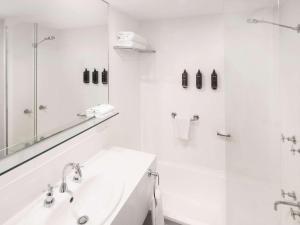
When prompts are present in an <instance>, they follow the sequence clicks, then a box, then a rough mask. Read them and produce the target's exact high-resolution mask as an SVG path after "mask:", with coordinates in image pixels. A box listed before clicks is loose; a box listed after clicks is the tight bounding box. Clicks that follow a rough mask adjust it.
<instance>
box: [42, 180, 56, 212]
mask: <svg viewBox="0 0 300 225" xmlns="http://www.w3.org/2000/svg"><path fill="white" fill-rule="evenodd" d="M47 188H48V189H47V191H46V199H45V200H44V206H45V207H46V208H50V207H51V206H52V205H53V204H54V201H55V198H54V196H53V189H54V186H52V185H51V184H48V186H47Z"/></svg>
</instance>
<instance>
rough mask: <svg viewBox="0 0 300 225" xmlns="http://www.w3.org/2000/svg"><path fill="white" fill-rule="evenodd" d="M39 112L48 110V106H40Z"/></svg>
mask: <svg viewBox="0 0 300 225" xmlns="http://www.w3.org/2000/svg"><path fill="white" fill-rule="evenodd" d="M39 110H47V106H46V105H40V106H39Z"/></svg>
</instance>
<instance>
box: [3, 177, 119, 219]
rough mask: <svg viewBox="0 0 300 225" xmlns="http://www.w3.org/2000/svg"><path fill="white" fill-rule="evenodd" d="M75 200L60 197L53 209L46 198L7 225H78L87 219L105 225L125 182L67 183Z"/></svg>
mask: <svg viewBox="0 0 300 225" xmlns="http://www.w3.org/2000/svg"><path fill="white" fill-rule="evenodd" d="M68 188H69V189H70V190H72V192H73V197H74V200H73V202H72V203H70V196H69V195H68V194H67V193H59V192H58V189H57V188H56V190H55V193H54V196H55V198H56V201H55V203H54V205H53V206H52V207H51V208H45V207H44V199H45V195H43V196H41V197H40V198H39V199H37V200H36V201H34V202H33V203H32V204H31V205H29V206H28V207H26V208H25V209H24V210H22V211H21V212H20V213H19V214H18V215H16V216H15V217H14V218H12V220H10V221H8V222H7V223H6V224H5V225H13V224H14V225H76V224H78V223H77V222H78V219H79V218H80V217H83V216H87V217H88V222H87V223H85V224H87V225H102V224H104V223H105V221H106V219H107V218H108V217H109V216H110V215H111V213H113V211H114V210H115V208H116V207H117V206H118V204H119V202H120V200H121V197H122V194H123V189H124V182H123V181H119V180H113V179H110V178H108V177H105V176H103V175H97V176H93V177H90V178H87V179H86V180H85V179H83V180H82V182H81V183H79V184H76V183H74V182H72V181H71V180H68Z"/></svg>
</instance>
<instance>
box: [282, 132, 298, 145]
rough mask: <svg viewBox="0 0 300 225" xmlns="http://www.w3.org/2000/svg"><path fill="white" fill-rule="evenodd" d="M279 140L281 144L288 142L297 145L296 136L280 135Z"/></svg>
mask: <svg viewBox="0 0 300 225" xmlns="http://www.w3.org/2000/svg"><path fill="white" fill-rule="evenodd" d="M281 140H282V142H285V141H289V142H292V143H293V144H297V139H296V136H291V137H286V136H284V135H283V134H281Z"/></svg>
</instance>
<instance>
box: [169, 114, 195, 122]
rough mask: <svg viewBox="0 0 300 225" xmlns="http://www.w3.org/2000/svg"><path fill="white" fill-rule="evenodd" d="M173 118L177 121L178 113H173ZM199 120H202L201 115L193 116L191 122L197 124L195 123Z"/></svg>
mask: <svg viewBox="0 0 300 225" xmlns="http://www.w3.org/2000/svg"><path fill="white" fill-rule="evenodd" d="M171 116H172V117H173V119H175V117H176V116H177V113H175V112H172V113H171ZM199 119H200V117H199V115H193V117H192V118H191V119H190V121H191V122H195V121H197V120H199Z"/></svg>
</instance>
